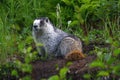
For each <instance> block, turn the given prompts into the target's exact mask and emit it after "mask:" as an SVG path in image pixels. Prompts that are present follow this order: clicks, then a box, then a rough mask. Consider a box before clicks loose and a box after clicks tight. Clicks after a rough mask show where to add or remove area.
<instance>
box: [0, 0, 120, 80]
mask: <svg viewBox="0 0 120 80" xmlns="http://www.w3.org/2000/svg"><path fill="white" fill-rule="evenodd" d="M42 16H47V17H49V18H50V19H51V21H52V23H54V25H55V26H56V27H58V28H60V29H62V30H64V31H66V32H68V33H72V34H75V35H77V36H78V37H79V38H81V39H82V40H83V41H84V43H85V44H86V45H87V44H89V43H91V42H93V43H108V44H110V46H109V48H100V47H98V46H96V48H95V50H93V51H92V52H91V53H95V54H96V55H97V57H98V58H97V60H96V61H94V62H93V63H91V64H90V67H99V68H101V70H100V71H98V73H97V74H96V75H95V74H94V75H92V74H86V76H87V77H86V78H88V79H89V78H90V77H93V76H94V77H95V78H96V79H99V77H101V76H109V75H111V74H112V75H113V76H114V77H116V76H120V0H47V1H45V0H0V80H2V79H8V78H10V77H9V76H12V78H13V79H14V78H17V79H25V80H26V79H27V80H29V79H31V76H30V75H27V76H25V77H21V75H20V73H31V71H32V66H31V65H30V62H31V61H33V60H36V59H38V57H37V56H36V53H37V52H35V51H33V46H32V44H33V39H32V35H31V29H32V22H33V20H34V19H35V18H38V17H42ZM91 53H90V54H91ZM19 57H20V58H22V59H23V61H21V60H19V59H18V58H19ZM114 77H113V78H114Z"/></svg>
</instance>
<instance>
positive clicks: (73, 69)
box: [31, 44, 105, 80]
mask: <svg viewBox="0 0 120 80" xmlns="http://www.w3.org/2000/svg"><path fill="white" fill-rule="evenodd" d="M99 45H100V46H102V44H99ZM104 46H105V45H104ZM91 50H94V45H93V44H90V45H87V46H84V47H83V51H84V52H85V53H86V55H87V56H86V58H85V59H82V60H77V61H71V62H72V64H71V65H70V66H69V67H68V68H69V72H68V73H67V76H68V77H72V80H83V75H84V73H89V72H94V71H95V70H96V69H95V68H94V69H90V68H89V67H88V65H89V63H91V62H92V61H93V60H95V59H96V56H95V55H93V54H92V55H89V54H88V53H89V51H91ZM67 62H68V61H66V60H65V59H52V60H46V61H41V60H38V61H35V62H32V66H33V71H32V74H31V75H32V79H33V80H40V79H42V78H49V77H50V76H53V75H55V74H58V73H59V70H60V69H61V68H62V67H64V66H65V65H66V63H67Z"/></svg>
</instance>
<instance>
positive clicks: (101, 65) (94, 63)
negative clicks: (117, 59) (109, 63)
mask: <svg viewBox="0 0 120 80" xmlns="http://www.w3.org/2000/svg"><path fill="white" fill-rule="evenodd" d="M90 67H91V68H93V67H100V68H105V64H104V63H103V62H101V61H93V62H92V63H91V64H90Z"/></svg>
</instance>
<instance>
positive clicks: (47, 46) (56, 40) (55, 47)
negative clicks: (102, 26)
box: [32, 17, 82, 56]
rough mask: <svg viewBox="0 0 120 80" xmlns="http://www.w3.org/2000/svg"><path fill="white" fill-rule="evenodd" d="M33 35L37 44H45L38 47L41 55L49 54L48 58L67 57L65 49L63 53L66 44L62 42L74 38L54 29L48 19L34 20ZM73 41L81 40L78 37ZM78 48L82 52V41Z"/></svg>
mask: <svg viewBox="0 0 120 80" xmlns="http://www.w3.org/2000/svg"><path fill="white" fill-rule="evenodd" d="M32 35H33V38H34V41H35V43H36V44H39V43H41V44H43V46H39V45H38V46H37V50H38V52H39V54H40V55H45V54H48V56H49V55H52V56H65V55H66V51H65V49H64V51H62V46H64V44H65V43H64V42H62V40H64V39H65V38H66V37H68V38H69V37H70V38H72V36H70V35H69V34H68V33H65V32H64V31H62V30H60V29H58V28H56V27H54V26H53V24H52V23H51V22H50V20H49V19H48V18H47V17H42V18H38V19H35V20H34V22H33V31H32ZM73 39H76V40H78V41H79V39H78V38H76V37H74V38H73ZM61 43H62V44H61ZM63 43H64V44H63ZM78 46H79V47H80V50H81V48H82V44H81V42H80V41H79V45H78ZM63 48H64V47H63ZM66 49H67V48H66Z"/></svg>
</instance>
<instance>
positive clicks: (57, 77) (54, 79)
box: [48, 75, 60, 80]
mask: <svg viewBox="0 0 120 80" xmlns="http://www.w3.org/2000/svg"><path fill="white" fill-rule="evenodd" d="M48 80H60V79H59V76H58V75H54V76H51V77H50V78H49V79H48Z"/></svg>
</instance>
